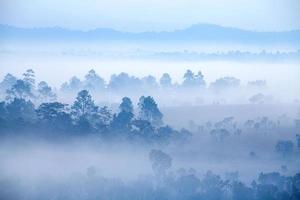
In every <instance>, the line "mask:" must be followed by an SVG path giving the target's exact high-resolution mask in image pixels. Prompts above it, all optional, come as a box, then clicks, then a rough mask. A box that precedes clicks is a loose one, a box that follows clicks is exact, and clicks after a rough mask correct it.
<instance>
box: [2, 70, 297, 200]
mask: <svg viewBox="0 0 300 200" xmlns="http://www.w3.org/2000/svg"><path fill="white" fill-rule="evenodd" d="M206 75H208V76H209V74H204V73H202V72H201V71H199V70H198V71H193V70H189V69H187V70H186V71H185V72H184V73H183V74H181V77H182V81H180V82H179V81H174V79H173V77H172V76H171V75H170V74H169V73H167V72H166V73H162V74H161V76H160V77H157V76H153V75H147V76H144V77H141V76H140V77H138V76H134V75H131V74H128V73H126V72H121V73H119V74H112V75H111V77H110V79H109V80H108V79H104V78H103V77H101V76H100V75H99V74H98V73H97V72H96V71H95V70H93V69H91V70H89V71H88V70H87V73H86V74H85V76H84V78H81V79H80V78H78V77H77V76H76V74H74V76H73V77H71V78H70V80H58V81H59V82H60V83H61V84H60V86H59V87H55V86H54V87H53V86H51V85H50V84H48V83H47V82H46V81H44V80H41V79H40V78H39V77H38V76H39V74H38V73H35V71H34V70H32V69H28V70H26V71H24V73H23V74H22V75H21V76H16V75H14V74H11V73H7V74H6V75H5V76H4V77H3V79H2V80H1V82H0V92H1V96H0V98H1V99H0V100H1V101H0V196H1V198H0V199H12V200H13V199H26V200H27V199H30V200H31V199H33V200H35V199H36V200H38V199H49V200H50V199H51V200H52V199H55V200H56V199H57V200H58V199H62V200H66V199H72V200H73V199H88V200H92V199H95V200H96V199H130V200H132V199H205V200H219V199H228V200H229V199H233V200H248V199H249V200H284V199H291V200H297V199H300V171H299V169H300V168H299V166H300V96H299V94H297V93H296V92H295V89H293V87H292V86H291V88H292V89H291V88H287V87H286V86H285V87H281V88H280V87H277V85H276V84H275V85H274V84H269V82H268V81H266V80H263V79H259V78H255V77H254V76H251V78H253V80H249V81H243V80H241V79H239V77H235V76H233V75H232V76H231V75H228V76H224V77H217V78H216V79H215V80H213V81H207V80H206ZM52 78H53V79H55V75H53V77H52ZM284 84H285V85H287V83H284ZM288 89H291V90H290V91H289V92H287V90H288Z"/></svg>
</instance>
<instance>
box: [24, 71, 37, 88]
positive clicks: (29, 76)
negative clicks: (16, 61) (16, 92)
mask: <svg viewBox="0 0 300 200" xmlns="http://www.w3.org/2000/svg"><path fill="white" fill-rule="evenodd" d="M23 81H24V82H25V83H27V84H28V85H29V86H30V87H31V89H34V86H35V75H34V71H33V70H32V69H27V70H26V72H25V73H23Z"/></svg>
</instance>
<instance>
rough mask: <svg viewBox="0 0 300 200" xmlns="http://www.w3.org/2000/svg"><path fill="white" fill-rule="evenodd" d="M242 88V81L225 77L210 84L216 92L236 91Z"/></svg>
mask: <svg viewBox="0 0 300 200" xmlns="http://www.w3.org/2000/svg"><path fill="white" fill-rule="evenodd" d="M239 86H240V80H239V79H237V78H234V77H228V76H227V77H223V78H219V79H217V80H216V81H215V82H212V83H211V84H210V87H211V88H212V89H214V90H223V89H234V88H238V87H239Z"/></svg>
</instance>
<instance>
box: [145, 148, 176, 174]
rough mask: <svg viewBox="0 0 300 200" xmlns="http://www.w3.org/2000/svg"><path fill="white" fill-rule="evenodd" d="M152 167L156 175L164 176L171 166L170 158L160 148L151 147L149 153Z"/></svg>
mask: <svg viewBox="0 0 300 200" xmlns="http://www.w3.org/2000/svg"><path fill="white" fill-rule="evenodd" d="M149 159H150V161H151V163H152V169H153V172H154V174H155V175H156V176H158V177H164V176H165V175H166V171H167V170H168V169H169V168H170V167H171V166H172V158H171V157H170V156H169V155H168V154H166V153H164V152H162V151H161V150H156V149H152V150H151V152H150V153H149Z"/></svg>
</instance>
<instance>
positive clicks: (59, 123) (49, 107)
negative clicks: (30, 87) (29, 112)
mask: <svg viewBox="0 0 300 200" xmlns="http://www.w3.org/2000/svg"><path fill="white" fill-rule="evenodd" d="M36 112H37V115H38V117H39V119H40V120H41V121H42V122H43V123H45V124H47V125H48V126H47V128H50V130H52V129H55V130H56V131H63V132H65V131H68V130H71V128H72V119H71V116H70V115H69V113H68V112H67V105H66V104H62V103H59V102H51V103H42V104H41V105H40V106H39V107H38V109H37V111H36Z"/></svg>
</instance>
